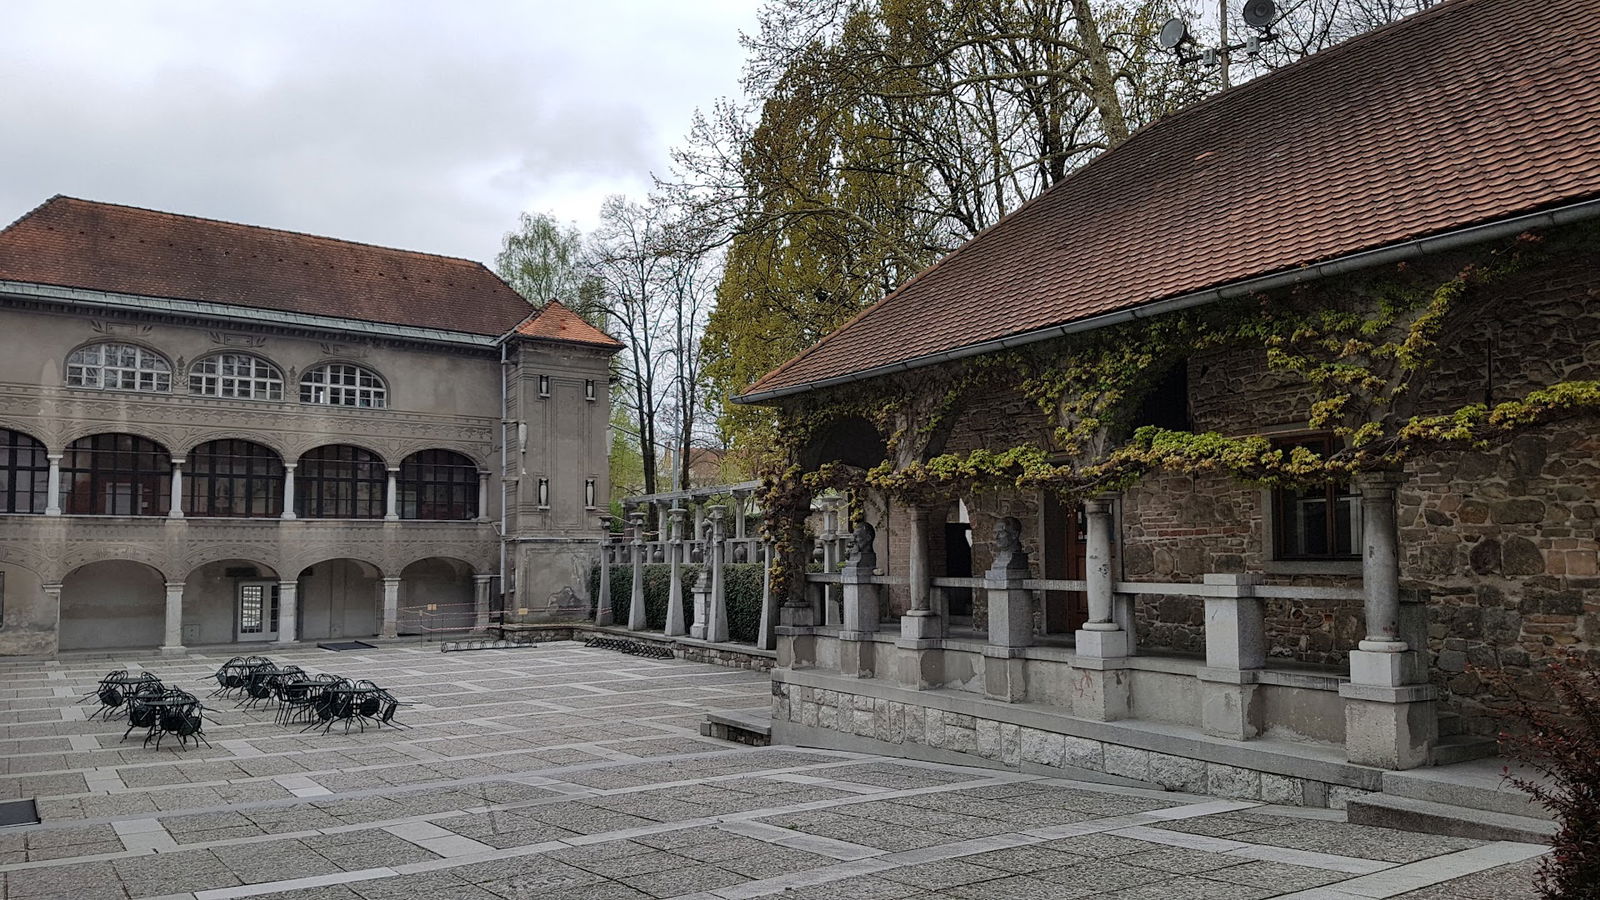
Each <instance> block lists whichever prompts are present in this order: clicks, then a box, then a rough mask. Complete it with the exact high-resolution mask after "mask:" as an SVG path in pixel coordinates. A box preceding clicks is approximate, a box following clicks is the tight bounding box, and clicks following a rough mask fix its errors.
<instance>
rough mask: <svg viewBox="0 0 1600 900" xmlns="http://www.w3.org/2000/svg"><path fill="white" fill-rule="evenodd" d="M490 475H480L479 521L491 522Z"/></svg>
mask: <svg viewBox="0 0 1600 900" xmlns="http://www.w3.org/2000/svg"><path fill="white" fill-rule="evenodd" d="M489 474H490V473H488V472H479V473H478V521H479V522H487V521H489Z"/></svg>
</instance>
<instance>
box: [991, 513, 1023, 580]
mask: <svg viewBox="0 0 1600 900" xmlns="http://www.w3.org/2000/svg"><path fill="white" fill-rule="evenodd" d="M989 568H990V571H1000V570H1004V571H1013V572H1014V571H1018V570H1026V569H1027V568H1028V554H1026V553H1024V552H1023V551H1022V522H1020V521H1018V519H1017V517H1016V516H1002V517H1001V519H1000V521H998V522H996V523H995V526H994V564H993V565H992V566H990V567H989Z"/></svg>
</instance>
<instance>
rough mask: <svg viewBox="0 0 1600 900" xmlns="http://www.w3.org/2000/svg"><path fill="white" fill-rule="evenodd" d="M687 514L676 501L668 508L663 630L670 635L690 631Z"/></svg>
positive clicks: (679, 634) (675, 635)
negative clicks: (686, 575)
mask: <svg viewBox="0 0 1600 900" xmlns="http://www.w3.org/2000/svg"><path fill="white" fill-rule="evenodd" d="M687 515H688V511H687V510H684V509H680V508H679V507H678V504H677V502H676V501H674V502H673V504H672V508H671V509H669V510H667V566H668V569H669V575H668V578H667V624H666V627H665V628H663V629H662V631H663V632H665V633H666V634H667V635H668V636H670V637H681V636H682V635H684V634H687V633H688V629H687V628H685V627H684V624H683V520H684V518H685V517H686V516H687Z"/></svg>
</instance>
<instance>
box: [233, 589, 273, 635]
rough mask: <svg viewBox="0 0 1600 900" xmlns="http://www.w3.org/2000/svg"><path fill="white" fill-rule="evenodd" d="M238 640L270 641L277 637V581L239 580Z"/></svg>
mask: <svg viewBox="0 0 1600 900" xmlns="http://www.w3.org/2000/svg"><path fill="white" fill-rule="evenodd" d="M238 598H239V602H238V619H237V621H238V633H237V634H236V635H235V637H236V638H237V639H238V640H240V641H271V640H276V639H277V637H278V583H277V582H276V581H241V582H239V593H238Z"/></svg>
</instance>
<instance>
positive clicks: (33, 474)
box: [0, 428, 50, 513]
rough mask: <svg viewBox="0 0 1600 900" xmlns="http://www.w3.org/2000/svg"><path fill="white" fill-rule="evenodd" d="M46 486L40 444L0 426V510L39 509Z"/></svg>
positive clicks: (47, 466) (44, 459)
mask: <svg viewBox="0 0 1600 900" xmlns="http://www.w3.org/2000/svg"><path fill="white" fill-rule="evenodd" d="M49 490H50V459H49V457H48V456H46V455H45V449H44V444H41V443H39V442H38V441H37V440H34V439H33V438H32V437H29V436H28V435H26V434H23V433H22V432H20V431H11V430H10V429H7V428H0V513H42V512H44V505H45V499H46V497H47V496H48V494H49Z"/></svg>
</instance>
